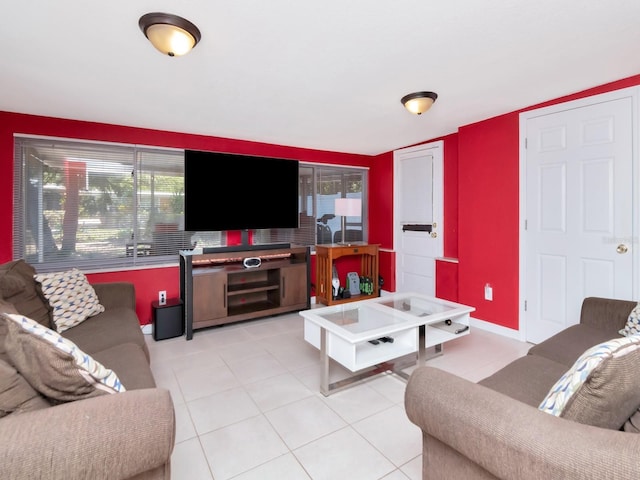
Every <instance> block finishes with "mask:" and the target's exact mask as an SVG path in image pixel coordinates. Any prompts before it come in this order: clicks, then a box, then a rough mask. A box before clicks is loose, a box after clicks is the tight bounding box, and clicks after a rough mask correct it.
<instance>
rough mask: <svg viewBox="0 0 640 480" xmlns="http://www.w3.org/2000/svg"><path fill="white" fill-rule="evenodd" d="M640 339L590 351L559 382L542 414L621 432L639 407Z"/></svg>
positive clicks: (542, 406) (611, 342)
mask: <svg viewBox="0 0 640 480" xmlns="http://www.w3.org/2000/svg"><path fill="white" fill-rule="evenodd" d="M639 377H640V335H632V336H630V337H622V338H615V339H613V340H609V341H607V342H604V343H601V344H599V345H596V346H594V347H591V348H590V349H588V350H587V351H586V352H584V353H583V354H582V355H581V356H580V358H578V360H576V362H575V363H574V364H573V366H572V367H571V368H570V369H569V370H568V371H567V372H566V373H565V374H564V375H563V376H562V377H561V378H560V379H559V380H558V381H557V382H556V384H555V385H554V386H553V387H552V388H551V390H550V392H549V393H548V394H547V397H546V398H545V399H544V400H543V401H542V403H541V404H540V407H539V408H540V410H542V411H543V412H546V413H549V414H551V415H555V416H557V417H563V418H566V419H569V420H574V421H576V422H580V423H584V424H587V425H593V426H597V427H603V428H611V429H615V430H618V429H620V428H621V427H622V426H623V424H624V423H625V422H626V421H627V420H628V419H629V418H630V417H631V415H633V414H634V412H636V411H637V409H638V407H639V406H640V382H638V378H639Z"/></svg>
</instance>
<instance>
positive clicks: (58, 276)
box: [35, 268, 104, 332]
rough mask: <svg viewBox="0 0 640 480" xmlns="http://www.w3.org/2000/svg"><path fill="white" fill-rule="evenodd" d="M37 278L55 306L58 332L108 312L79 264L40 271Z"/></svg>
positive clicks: (53, 306)
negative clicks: (56, 269) (59, 270)
mask: <svg viewBox="0 0 640 480" xmlns="http://www.w3.org/2000/svg"><path fill="white" fill-rule="evenodd" d="M35 279H36V281H37V282H39V283H40V284H41V286H42V293H43V295H44V296H45V298H46V299H47V300H48V301H49V304H50V305H51V307H52V308H53V323H54V325H55V328H56V330H57V331H58V332H64V331H65V330H68V329H70V328H71V327H73V326H75V325H78V324H79V323H82V322H84V321H85V320H86V319H87V318H89V317H91V316H93V315H96V314H98V313H102V312H104V307H103V306H102V305H101V304H100V302H99V300H98V296H97V295H96V292H95V290H94V289H93V287H92V286H91V285H90V284H89V281H88V280H87V277H86V276H85V275H84V273H82V272H81V271H80V270H78V269H77V268H72V269H71V270H67V271H65V272H53V273H43V274H38V275H36V276H35Z"/></svg>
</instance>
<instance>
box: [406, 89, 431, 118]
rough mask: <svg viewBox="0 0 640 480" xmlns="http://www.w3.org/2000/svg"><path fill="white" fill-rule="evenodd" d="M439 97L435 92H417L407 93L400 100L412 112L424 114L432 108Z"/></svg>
mask: <svg viewBox="0 0 640 480" xmlns="http://www.w3.org/2000/svg"><path fill="white" fill-rule="evenodd" d="M437 98H438V94H437V93H434V92H415V93H410V94H409V95H405V96H404V97H402V99H401V100H400V101H401V102H402V104H403V105H404V107H405V108H406V109H407V110H409V111H410V112H411V113H415V114H416V115H422V114H423V113H424V112H426V111H427V110H429V109H430V108H431V105H433V102H435V101H436V99H437Z"/></svg>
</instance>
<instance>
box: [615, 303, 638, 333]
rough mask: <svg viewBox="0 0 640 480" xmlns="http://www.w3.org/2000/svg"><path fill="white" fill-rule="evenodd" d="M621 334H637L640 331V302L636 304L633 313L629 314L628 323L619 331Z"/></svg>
mask: <svg viewBox="0 0 640 480" xmlns="http://www.w3.org/2000/svg"><path fill="white" fill-rule="evenodd" d="M618 333H619V334H620V335H624V336H625V337H628V336H629V335H637V334H639V333H640V303H639V304H638V305H636V306H635V308H634V309H633V310H631V313H630V314H629V318H627V323H626V324H625V326H624V328H623V329H621V330H620V331H619V332H618Z"/></svg>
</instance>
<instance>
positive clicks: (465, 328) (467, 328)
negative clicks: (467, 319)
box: [454, 325, 469, 335]
mask: <svg viewBox="0 0 640 480" xmlns="http://www.w3.org/2000/svg"><path fill="white" fill-rule="evenodd" d="M467 330H469V325H465V326H464V327H461V328H458V329H457V330H456V331H455V332H454V333H455V334H456V335H457V334H458V333H462V332H466V331H467Z"/></svg>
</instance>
